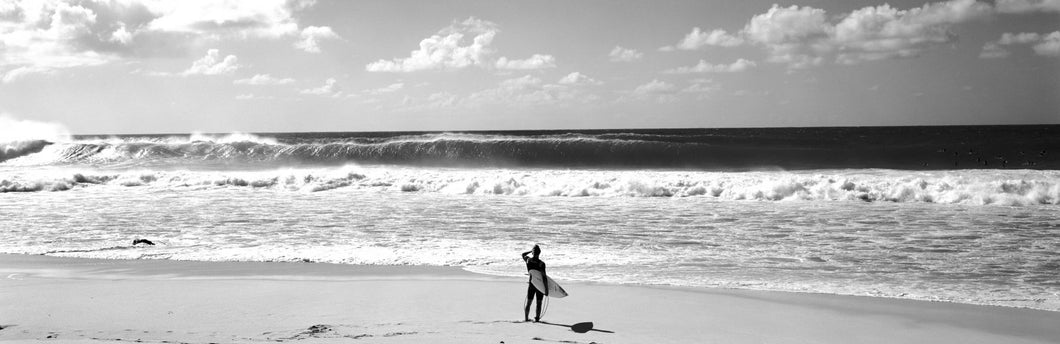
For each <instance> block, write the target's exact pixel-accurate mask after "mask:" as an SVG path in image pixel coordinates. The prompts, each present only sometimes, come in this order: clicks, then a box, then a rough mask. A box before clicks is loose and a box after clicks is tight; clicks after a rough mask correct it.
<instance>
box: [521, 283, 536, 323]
mask: <svg viewBox="0 0 1060 344" xmlns="http://www.w3.org/2000/svg"><path fill="white" fill-rule="evenodd" d="M536 292H537V289H535V288H534V285H533V284H527V287H526V306H525V307H524V308H523V321H530V304H531V303H533V301H534V293H536Z"/></svg>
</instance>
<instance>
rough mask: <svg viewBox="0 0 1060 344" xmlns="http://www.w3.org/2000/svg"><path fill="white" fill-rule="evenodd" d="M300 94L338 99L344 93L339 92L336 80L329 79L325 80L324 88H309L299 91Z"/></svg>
mask: <svg viewBox="0 0 1060 344" xmlns="http://www.w3.org/2000/svg"><path fill="white" fill-rule="evenodd" d="M298 93H301V94H312V95H318V96H332V97H338V96H340V95H341V94H342V91H341V90H339V86H338V83H337V81H336V80H335V78H328V79H327V80H324V85H323V86H320V87H316V88H307V89H304V90H301V91H299V92H298Z"/></svg>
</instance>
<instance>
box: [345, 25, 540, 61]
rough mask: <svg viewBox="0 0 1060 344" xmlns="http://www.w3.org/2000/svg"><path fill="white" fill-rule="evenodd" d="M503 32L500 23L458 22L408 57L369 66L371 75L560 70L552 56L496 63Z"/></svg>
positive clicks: (427, 39)
mask: <svg viewBox="0 0 1060 344" xmlns="http://www.w3.org/2000/svg"><path fill="white" fill-rule="evenodd" d="M499 32H500V30H499V29H498V26H497V24H495V23H493V22H490V21H487V20H482V19H477V18H475V17H469V18H468V19H466V20H464V21H462V22H456V21H454V22H453V23H452V24H451V25H449V26H448V27H446V28H443V29H441V30H439V31H438V33H436V34H434V35H432V36H431V37H427V38H425V39H423V40H422V41H420V48H419V49H418V50H413V51H412V52H411V53H409V57H406V58H394V59H391V60H378V61H375V62H372V63H369V64H367V65H365V70H367V71H369V72H416V71H423V70H457V69H463V68H467V67H472V66H478V67H482V68H490V67H493V68H496V69H499V70H531V69H542V68H554V67H556V58H555V57H553V56H552V55H546V54H533V55H532V56H530V57H529V58H526V59H522V60H517V59H509V58H507V57H501V58H499V59H497V60H495V61H494V60H492V58H491V57H490V56H491V55H492V54H493V53H495V51H494V50H493V48H491V47H490V45H491V44H493V38H494V37H496V36H497V34H498V33H499Z"/></svg>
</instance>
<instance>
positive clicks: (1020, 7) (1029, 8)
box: [995, 0, 1060, 14]
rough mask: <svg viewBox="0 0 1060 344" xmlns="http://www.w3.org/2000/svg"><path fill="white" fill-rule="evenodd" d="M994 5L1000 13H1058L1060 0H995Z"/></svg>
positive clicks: (1059, 11)
mask: <svg viewBox="0 0 1060 344" xmlns="http://www.w3.org/2000/svg"><path fill="white" fill-rule="evenodd" d="M995 6H996V7H997V11H998V12H1001V13H1014V14H1023V13H1034V12H1043V13H1049V12H1053V13H1060V0H997V3H996V5H995Z"/></svg>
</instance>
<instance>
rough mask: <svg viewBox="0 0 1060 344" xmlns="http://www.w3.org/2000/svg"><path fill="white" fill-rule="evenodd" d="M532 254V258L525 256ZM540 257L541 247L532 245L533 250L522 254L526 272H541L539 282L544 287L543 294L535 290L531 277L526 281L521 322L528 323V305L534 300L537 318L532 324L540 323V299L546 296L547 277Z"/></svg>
mask: <svg viewBox="0 0 1060 344" xmlns="http://www.w3.org/2000/svg"><path fill="white" fill-rule="evenodd" d="M531 253H533V254H534V255H533V257H529V256H527V255H528V254H531ZM540 256H541V247H538V246H537V245H534V248H533V249H532V250H530V251H526V252H523V261H524V262H526V271H527V272H530V270H537V271H540V272H541V280H542V281H543V283H544V285H545V288H544V289H545V292H544V293H541V291H538V290H537V288H535V287H534V283H533V279H534V278H533V276H531V277H530V280H529V281H527V288H526V307H525V308H524V309H523V321H530V304H531V303H532V302H533V300H534V299H537V316H536V317H534V322H537V321H541V299H542V297H544V296H546V295H548V275H546V274H545V262H543V261H541V259H540V258H539V257H540Z"/></svg>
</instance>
